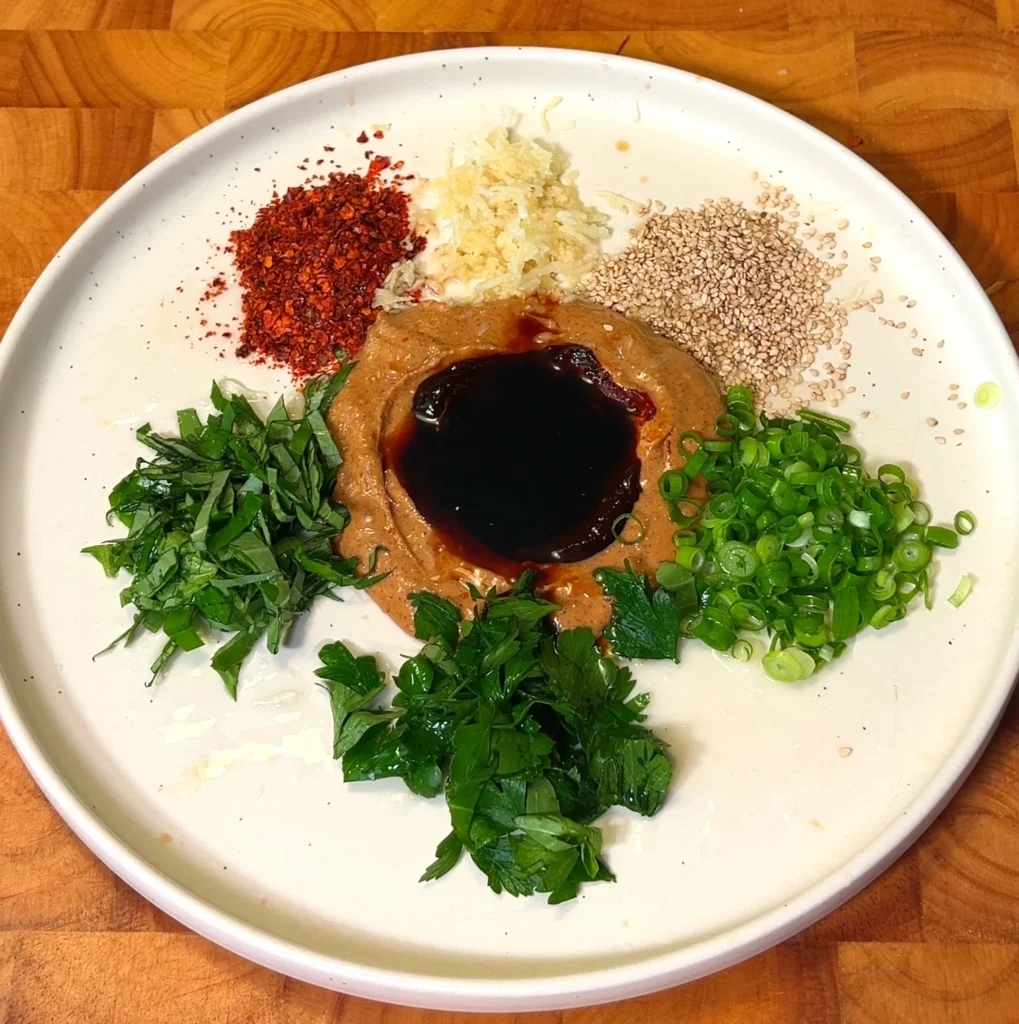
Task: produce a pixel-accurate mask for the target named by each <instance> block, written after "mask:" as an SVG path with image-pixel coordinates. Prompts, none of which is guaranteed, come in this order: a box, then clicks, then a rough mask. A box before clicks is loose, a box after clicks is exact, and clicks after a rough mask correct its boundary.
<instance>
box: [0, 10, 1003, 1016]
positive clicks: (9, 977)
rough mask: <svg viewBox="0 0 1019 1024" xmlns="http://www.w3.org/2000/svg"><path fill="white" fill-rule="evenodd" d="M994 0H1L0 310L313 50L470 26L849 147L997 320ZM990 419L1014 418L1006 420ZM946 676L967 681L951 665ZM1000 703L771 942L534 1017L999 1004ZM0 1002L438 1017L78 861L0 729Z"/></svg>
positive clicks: (87, 858)
mask: <svg viewBox="0 0 1019 1024" xmlns="http://www.w3.org/2000/svg"><path fill="white" fill-rule="evenodd" d="M1017 29H1019V0H997V5H995V0H897V2H896V0H561V2H557V3H550V2H541V0H0V329H2V328H4V327H6V325H7V323H8V321H9V319H10V317H11V316H12V315H13V313H14V310H15V309H16V307H17V305H18V303H19V302H20V301H21V299H22V298H23V296H24V295H25V293H26V292H27V290H28V288H29V286H30V285H31V283H32V281H33V280H34V278H35V277H36V276H37V275H38V273H39V272H40V271H41V270H42V269H43V267H44V266H45V265H46V263H47V262H48V261H49V259H50V258H51V257H52V256H53V254H54V253H55V252H56V250H57V248H58V247H59V246H60V244H61V243H62V242H63V241H64V240H65V239H66V238H67V237H68V236H69V235H70V234H71V232H72V231H73V230H74V229H75V228H76V227H77V226H78V224H79V223H80V222H81V221H82V220H83V219H84V218H85V217H86V216H87V215H88V214H89V213H91V211H92V210H94V209H95V208H96V207H97V206H98V205H99V204H100V203H101V202H102V201H103V200H104V199H105V198H106V197H107V196H108V195H109V194H110V192H111V191H113V190H114V189H116V188H117V186H119V185H120V184H121V183H122V182H123V181H125V180H126V179H127V178H128V177H129V176H130V175H132V174H133V173H134V172H135V171H137V170H138V169H139V168H140V167H142V166H143V165H144V164H145V163H146V162H147V161H148V160H150V159H152V157H154V156H155V155H157V154H158V153H161V152H162V151H163V150H165V149H167V148H168V147H169V146H171V145H173V143H175V142H177V141H178V140H179V139H182V138H183V137H185V136H186V135H188V134H189V133H191V132H192V131H194V130H195V129H197V128H199V127H201V126H202V125H204V124H207V123H208V122H209V121H211V120H213V119H214V118H216V117H218V116H219V115H220V114H222V113H224V112H225V111H227V110H230V109H232V108H234V107H237V106H239V105H241V104H243V103H247V102H249V101H250V100H253V99H256V98H257V97H259V96H263V95H265V94H266V93H268V92H272V91H273V90H276V89H279V88H281V87H283V86H286V85H290V84H292V83H294V82H297V81H300V80H302V79H304V78H309V77H311V76H313V75H319V74H322V73H324V72H326V71H332V70H334V69H336V68H342V67H346V66H348V65H351V64H358V63H362V62H363V61H367V60H373V59H375V58H379V57H388V56H392V55H394V54H399V53H408V52H411V51H415V50H427V49H434V48H441V47H450V46H475V45H484V44H494V43H510V44H514V45H519V44H527V45H543V44H544V45H555V46H572V47H582V48H585V49H592V50H601V51H605V52H614V53H624V54H627V55H630V56H634V57H644V58H647V59H649V60H654V61H659V62H662V63H666V64H672V65H675V66H677V67H682V68H686V69H688V70H691V71H695V72H698V73H700V74H704V75H707V76H710V77H712V78H716V79H720V80H721V81H724V82H728V83H730V84H732V85H735V86H738V87H739V88H741V89H745V90H747V91H749V92H751V93H754V94H755V95H757V96H760V97H763V98H764V99H766V100H769V101H771V102H772V103H776V104H778V105H779V106H781V107H784V108H785V109H787V110H790V111H792V112H793V113H795V114H796V115H797V116H799V117H802V118H804V119H805V120H807V121H809V122H811V123H812V124H815V125H817V126H818V127H820V128H822V129H823V130H824V131H826V132H828V133H829V134H830V135H832V136H833V137H834V138H836V139H838V140H839V141H840V142H842V143H844V144H846V145H848V146H851V147H853V148H854V149H855V150H856V151H857V152H858V153H859V154H860V155H861V156H863V157H864V158H865V159H866V160H868V161H870V162H871V163H872V164H873V165H874V166H875V167H877V168H878V169H879V170H881V171H882V172H883V173H884V174H886V175H887V176H888V177H889V178H891V179H892V181H894V182H895V183H896V184H898V185H899V186H900V187H901V188H903V189H904V190H905V191H906V192H907V193H909V195H910V196H912V197H913V199H915V200H916V201H917V202H918V203H919V204H920V206H921V207H922V208H923V209H924V210H925V211H926V212H927V213H928V214H929V215H930V216H931V217H932V218H933V219H934V221H935V222H936V223H937V224H938V225H939V226H940V227H941V229H942V230H943V231H944V232H945V234H946V235H947V236H948V237H949V239H950V240H951V241H952V242H953V243H954V244H955V246H956V247H957V248H958V249H959V250H960V252H961V253H962V254H963V256H964V257H965V258H966V260H967V261H968V262H969V265H970V266H971V267H972V268H973V270H974V272H975V273H976V274H977V276H978V277H979V278H980V280H981V282H982V283H983V285H984V286H985V287H986V288H987V290H988V293H989V294H990V295H991V296H992V298H993V301H994V303H995V305H996V306H997V307H998V310H999V311H1000V313H1001V315H1002V317H1003V319H1004V320H1005V322H1006V324H1008V325H1009V328H1010V330H1011V331H1012V333H1013V339H1014V340H1015V339H1016V338H1017V337H1019V183H1017V173H1016V164H1017V154H1019V33H1017ZM1013 443H1014V439H1013ZM958 682H959V685H960V686H965V685H966V680H965V679H960V680H959V681H958ZM1017 740H1019V704H1017V703H1016V702H1013V705H1012V708H1011V710H1010V711H1009V713H1008V715H1007V716H1006V720H1005V723H1004V725H1003V726H1002V728H1001V730H1000V731H999V732H998V734H997V736H996V737H995V739H994V741H993V743H992V745H991V747H990V749H989V751H988V752H987V754H986V755H985V756H984V759H983V761H982V762H981V763H980V765H979V766H978V768H977V769H976V771H975V772H974V773H973V776H972V777H971V779H970V780H969V782H968V783H967V784H966V785H965V787H964V788H963V790H962V791H961V793H960V794H959V795H958V796H957V797H956V798H955V800H954V801H953V802H952V804H951V805H950V807H949V808H948V810H947V811H946V812H945V813H944V814H943V815H942V816H941V818H940V819H939V820H938V822H937V823H936V824H935V825H934V826H933V827H932V828H931V829H930V831H929V832H928V834H927V835H926V836H925V837H924V838H923V839H921V840H920V842H919V843H918V844H917V845H916V847H915V848H914V849H913V850H912V851H911V852H910V853H909V854H907V855H906V856H905V857H904V858H903V859H902V860H901V861H900V862H899V863H898V864H896V865H895V866H894V867H893V868H892V869H891V870H890V871H888V872H887V873H886V874H885V875H884V876H883V877H882V878H880V879H879V880H878V881H877V882H876V883H874V884H873V885H872V886H871V887H870V888H869V889H867V890H866V891H865V892H864V893H862V894H861V895H860V896H858V897H857V898H856V899H855V900H853V901H852V902H850V903H849V904H847V905H846V906H845V907H843V908H842V909H841V910H839V911H837V912H836V913H834V914H832V915H831V916H830V917H828V918H827V919H825V920H824V921H822V922H820V923H819V924H818V925H816V926H815V927H813V928H811V929H809V930H808V931H807V932H805V933H804V934H802V935H800V936H799V937H797V938H796V939H794V940H793V941H791V942H788V943H786V944H785V945H783V946H780V947H778V948H777V949H774V950H772V951H770V952H768V953H765V954H763V955H761V956H759V957H757V958H756V959H754V960H751V961H748V962H747V963H745V964H742V965H741V966H739V967H735V968H733V969H731V970H729V971H726V972H724V973H722V974H719V975H716V976H715V977H713V978H709V979H706V980H704V981H701V982H697V983H695V984H692V985H688V986H686V987H684V988H681V989H675V990H673V991H670V992H665V993H662V994H660V995H657V996H653V997H649V998H646V999H639V1000H635V1001H633V1002H630V1003H625V1004H617V1005H614V1006H608V1007H600V1008H595V1009H590V1010H579V1011H573V1012H569V1013H548V1014H538V1015H535V1016H533V1017H530V1018H528V1019H529V1020H530V1021H532V1022H533V1024H551V1022H553V1021H554V1022H557V1024H558V1022H566V1024H595V1022H600V1024H624V1022H625V1024H640V1022H655V1024H657V1022H667V1021H683V1022H685V1024H737V1022H738V1024H758V1022H775V1024H829V1022H841V1024H864V1022H867V1024H900V1022H901V1024H941V1022H951V1024H971V1022H972V1024H1006V1022H1019V751H1017V746H1016V744H1017ZM0 778H2V780H3V783H2V785H0V1022H4V1024H36V1022H38V1024H64V1022H67V1024H91V1022H116V1024H148V1022H162V1021H166V1022H173V1024H232V1022H238V1024H239V1022H252V1024H276V1022H280V1024H283V1022H287V1024H290V1022H294V1024H296V1022H301V1024H304V1022H309V1024H310V1022H316V1024H317V1022H323V1024H324V1022H327V1021H328V1022H344V1024H355V1022H356V1024H383V1022H384V1024H411V1022H415V1024H440V1022H442V1024H451V1022H454V1021H458V1022H459V1021H471V1020H478V1021H482V1020H484V1021H491V1022H493V1024H494V1022H496V1021H510V1020H515V1019H517V1018H516V1017H512V1016H498V1017H495V1016H493V1017H486V1018H472V1017H469V1016H467V1015H462V1016H461V1015H457V1014H433V1013H427V1012H423V1011H415V1010H403V1009H398V1008H394V1007H387V1006H383V1005H381V1004H375V1003H367V1002H363V1001H360V1000H357V999H352V998H347V997H343V996H338V995H335V994H333V993H329V992H323V991H320V990H318V989H314V988H311V987H309V986H307V985H303V984H299V983H297V982H293V981H289V980H288V979H286V978H284V977H282V976H280V975H278V974H273V973H271V972H269V971H266V970H263V969H261V968H258V967H254V966H252V965H250V964H248V963H246V962H245V961H243V960H241V959H239V958H237V957H235V956H233V955H232V954H229V953H225V952H223V951H221V950H219V949H217V948H216V947H215V946H213V945H211V944H210V943H208V942H206V941H205V940H204V939H201V938H199V937H197V936H196V935H193V934H191V933H190V932H188V931H186V930H185V929H183V928H182V927H181V926H180V925H178V924H176V923H175V922H174V921H172V920H170V919H169V918H167V917H166V916H165V915H163V914H161V913H160V912H159V911H157V910H155V909H154V908H153V907H151V906H150V905H149V904H148V903H146V902H145V901H144V900H143V899H141V898H140V897H139V896H137V895H136V894H135V893H134V892H132V891H131V890H129V889H128V888H127V887H126V886H125V885H124V884H123V883H121V882H120V881H119V880H118V879H116V878H115V877H114V876H113V875H111V874H110V873H109V872H108V871H107V870H106V869H105V868H104V867H102V866H101V865H100V864H99V863H98V862H97V861H96V860H95V858H93V857H92V855H91V854H90V853H89V852H88V851H87V850H86V849H85V848H84V847H83V846H82V845H81V844H80V843H79V842H78V841H77V839H75V838H74V837H73V836H72V834H71V833H70V832H69V831H68V829H67V828H66V827H65V826H64V825H63V823H62V822H61V821H60V819H59V818H58V817H57V815H56V814H55V813H54V812H53V811H52V810H51V809H50V807H49V805H48V804H47V803H46V802H45V801H44V800H43V798H42V797H41V796H40V794H39V792H38V790H37V789H36V788H35V785H34V784H33V783H32V781H31V780H30V778H29V777H28V774H27V773H26V771H25V769H24V768H23V767H22V765H21V762H20V761H19V760H18V758H17V756H16V755H15V754H14V752H13V750H12V749H11V747H10V744H9V743H8V741H7V740H6V737H3V736H2V735H0Z"/></svg>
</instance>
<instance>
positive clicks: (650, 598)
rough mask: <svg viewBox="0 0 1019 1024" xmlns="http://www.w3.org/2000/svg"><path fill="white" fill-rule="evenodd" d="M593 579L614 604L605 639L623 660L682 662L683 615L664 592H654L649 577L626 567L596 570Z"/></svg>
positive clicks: (664, 590)
mask: <svg viewBox="0 0 1019 1024" xmlns="http://www.w3.org/2000/svg"><path fill="white" fill-rule="evenodd" d="M594 578H595V579H596V580H597V581H598V582H599V583H600V584H601V586H602V589H603V590H604V591H605V596H606V597H608V598H610V599H611V600H612V603H613V607H612V620H611V622H610V623H609V625H608V628H607V629H606V630H605V639H606V640H608V642H609V643H610V644H611V645H612V650H613V651H614V652H615V653H616V654H618V655H619V657H621V658H669V659H671V660H672V661H679V623H680V620H681V619H682V617H683V611H682V609H681V608H680V606H679V605H678V604H677V603H676V602H675V601H674V600H673V598H672V595H671V594H670V593H669V592H668V591H667V590H666V589H665V588H664V587H658V588H656V589H653V588H652V586H651V582H650V580H649V579H648V578H647V576H646V575H644V574H641V575H639V576H638V575H637V574H636V573H635V572H634V571H633V570H632V569H631V568H630V566H629V564H627V565H626V568H625V571H624V570H619V569H608V568H602V569H596V570H595V572H594Z"/></svg>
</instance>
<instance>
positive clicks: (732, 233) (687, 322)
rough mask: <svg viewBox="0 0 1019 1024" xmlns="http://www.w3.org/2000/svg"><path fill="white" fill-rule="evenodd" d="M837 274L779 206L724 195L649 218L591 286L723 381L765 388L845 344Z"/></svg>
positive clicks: (774, 201)
mask: <svg viewBox="0 0 1019 1024" xmlns="http://www.w3.org/2000/svg"><path fill="white" fill-rule="evenodd" d="M760 187H761V194H760V195H759V197H758V202H759V204H760V205H762V206H764V205H770V206H772V207H775V206H776V205H779V206H780V208H787V207H786V206H785V204H787V203H790V204H791V202H792V196H791V194H790V193H788V192H786V191H785V188H784V187H783V186H781V185H776V186H771V185H769V184H768V182H761V183H760ZM807 234H809V232H807ZM828 234H829V235H832V234H833V233H832V232H829V233H828ZM824 248H825V249H827V248H828V245H827V244H826V245H825V246H824ZM836 274H837V271H836V269H835V268H833V267H831V266H830V265H828V264H826V263H825V262H824V261H823V260H822V259H820V258H818V257H817V256H815V255H813V254H811V253H810V252H808V251H807V250H806V249H805V248H804V246H803V243H802V241H801V239H799V238H797V237H796V235H795V229H794V228H792V227H791V225H790V222H789V221H787V220H786V219H785V218H784V217H783V216H782V215H781V214H780V213H775V212H770V211H769V210H761V211H755V210H752V209H747V208H746V207H745V206H743V205H742V204H741V203H737V202H734V201H733V200H730V199H725V198H722V199H716V200H710V201H708V202H706V203H704V204H703V205H702V206H700V207H699V208H698V209H696V210H694V209H684V210H674V211H673V212H672V213H669V214H654V215H652V216H650V217H648V218H647V219H646V220H645V221H644V222H643V224H641V225H640V227H639V228H637V230H636V231H635V233H634V236H633V239H632V241H631V242H630V244H629V245H628V246H627V247H626V248H625V249H624V250H623V251H622V252H621V253H618V254H617V255H614V256H609V257H606V258H605V259H603V260H601V261H600V262H599V263H598V264H597V265H596V267H595V269H594V270H593V271H592V273H591V274H589V275H588V276H587V278H586V279H585V281H584V288H585V290H586V293H587V295H588V297H589V298H591V299H593V300H594V301H597V302H601V303H602V304H604V305H606V306H609V307H610V308H612V309H615V310H616V311H618V312H621V313H624V314H635V315H638V316H640V317H641V318H642V319H644V320H646V321H647V322H648V323H649V324H650V325H651V327H652V328H653V329H654V330H656V331H658V332H659V333H660V334H663V335H665V336H666V337H669V338H673V339H675V340H676V341H678V342H679V343H680V344H681V345H683V347H684V348H685V349H687V351H689V352H690V354H691V355H693V356H694V357H695V358H697V359H698V360H700V362H702V363H703V364H704V365H705V366H707V367H708V369H710V370H713V371H714V372H715V373H716V374H717V375H718V376H719V378H721V381H722V383H723V385H725V386H726V387H728V386H731V385H732V384H737V383H738V384H746V385H748V386H750V387H751V388H752V389H753V390H754V391H755V392H757V393H758V394H763V393H764V392H767V391H769V390H770V389H771V386H772V385H780V387H779V388H778V390H779V391H781V390H782V387H786V388H788V386H789V385H790V384H791V382H792V380H793V378H794V377H795V375H796V374H798V373H799V374H802V371H803V370H804V369H805V368H806V367H809V366H810V365H811V364H812V363H813V361H814V359H815V358H816V357H817V354H818V350H819V349H821V348H837V347H838V346H839V345H840V343H841V338H842V331H843V329H844V328H845V327H846V325H847V324H848V320H847V318H846V317H845V315H844V312H843V310H842V309H840V308H839V306H838V304H837V303H836V302H834V301H832V300H830V299H829V298H828V297H827V293H828V290H829V288H830V287H831V281H832V279H833V278H834V277H835V276H836ZM829 365H830V364H829ZM815 376H816V374H815Z"/></svg>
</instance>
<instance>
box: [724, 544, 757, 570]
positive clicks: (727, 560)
mask: <svg viewBox="0 0 1019 1024" xmlns="http://www.w3.org/2000/svg"><path fill="white" fill-rule="evenodd" d="M718 564H719V565H720V566H721V567H722V571H723V572H725V573H728V574H729V575H730V576H732V577H733V578H734V579H740V580H744V579H748V578H749V577H750V576H753V574H754V572H755V571H756V569H757V556H756V555H755V554H754V552H753V551H752V550H751V549H750V548H749V547H748V546H747V545H746V544H743V543H742V542H741V541H738V540H731V541H729V542H728V543H726V544H723V545H722V546H721V548H719V550H718Z"/></svg>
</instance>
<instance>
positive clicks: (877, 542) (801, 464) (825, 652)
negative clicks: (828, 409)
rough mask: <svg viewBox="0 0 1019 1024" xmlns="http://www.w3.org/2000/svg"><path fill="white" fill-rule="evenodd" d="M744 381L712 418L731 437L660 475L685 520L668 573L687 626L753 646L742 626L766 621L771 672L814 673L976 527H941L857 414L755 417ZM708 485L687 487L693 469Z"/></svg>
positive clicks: (880, 620) (894, 614) (906, 595)
mask: <svg viewBox="0 0 1019 1024" xmlns="http://www.w3.org/2000/svg"><path fill="white" fill-rule="evenodd" d="M752 409H753V400H752V397H751V396H750V394H749V392H748V391H747V389H746V388H742V387H740V388H736V389H730V391H729V394H728V395H727V398H726V412H725V413H723V414H722V416H720V417H719V418H718V420H717V421H716V433H717V434H718V435H720V436H721V440H713V439H711V438H708V439H704V438H702V437H701V436H700V435H699V434H697V433H695V432H690V433H687V434H684V435H682V436H681V437H680V440H679V445H678V447H679V452H680V455H681V456H683V458H684V459H685V460H686V464H685V466H684V467H683V469H682V470H670V471H668V472H667V473H666V474H663V476H662V478H661V479H660V480H659V491H660V492H661V494H662V497H663V498H664V499H665V500H666V501H667V502H668V503H669V516H670V518H671V519H672V520H673V522H675V523H676V524H677V525H678V526H679V529H678V530H677V531H676V534H675V536H674V538H673V539H674V541H675V545H676V555H675V559H674V561H669V562H663V563H662V564H661V565H660V566H659V567H658V571H657V573H656V577H657V580H658V585H659V586H660V587H662V588H663V589H664V590H666V591H668V592H669V593H670V594H671V595H672V600H673V601H674V602H675V603H676V605H677V606H678V608H679V610H680V612H681V614H682V615H683V616H684V618H683V619H682V620H681V632H682V634H683V635H684V636H687V637H693V638H695V639H699V640H701V641H702V642H703V643H705V644H707V645H708V646H709V647H712V648H714V649H715V650H719V651H729V652H731V653H733V656H734V657H743V656H744V655H745V656H747V657H749V656H750V654H749V647H750V645H749V643H748V642H741V640H740V639H738V638H737V635H736V634H737V631H739V630H747V631H750V632H757V631H761V630H766V631H767V633H768V635H769V636H770V637H771V640H772V649H771V651H770V652H769V653H768V654H767V655H766V656H765V659H764V667H765V671H766V672H767V673H768V675H770V676H772V678H775V679H780V680H783V681H795V680H797V679H805V678H807V677H808V676H809V675H810V674H811V673H813V672H814V671H815V670H816V669H817V668H818V667H820V666H822V665H824V664H826V663H828V662H830V661H832V660H834V659H835V658H837V657H839V656H840V655H841V654H842V652H843V651H844V650H845V649H846V644H847V641H849V640H850V639H851V638H852V637H854V636H856V634H858V633H859V632H860V631H861V630H865V629H869V628H873V629H883V628H885V627H886V626H888V625H890V624H891V623H893V622H896V621H898V620H899V619H901V618H903V617H904V616H905V615H906V613H907V611H908V609H909V606H910V605H911V604H913V603H914V602H916V599H917V598H918V597H920V596H921V595H922V596H923V599H924V603H925V605H927V606H928V607H929V606H930V599H931V585H930V576H929V574H928V567H929V566H930V564H931V560H932V557H933V555H934V551H935V549H936V548H944V547H955V546H956V545H957V544H958V539H959V536H960V535H965V534H967V533H969V532H971V531H972V529H973V527H974V526H975V523H976V521H975V519H974V517H973V516H972V513H969V512H960V513H958V514H957V516H956V518H955V526H956V529H955V530H952V529H949V528H947V527H944V526H931V525H930V522H931V510H930V507H929V506H928V505H927V504H926V503H925V502H923V501H921V500H920V488H919V485H918V484H917V483H916V481H915V480H913V479H912V478H910V477H908V476H907V475H906V472H905V469H904V468H903V467H902V466H900V465H896V464H894V463H884V464H882V465H881V466H880V467H879V468H878V471H877V473H876V474H875V475H871V474H869V473H868V472H867V471H866V469H865V468H864V465H863V459H862V456H861V454H860V452H859V449H857V448H855V447H854V446H853V445H852V444H850V443H847V441H848V438H843V437H842V436H841V435H844V434H845V433H846V432H847V431H848V430H849V424H848V423H847V422H846V421H845V420H840V419H837V418H835V417H832V416H828V415H826V414H824V413H820V412H814V411H812V410H805V411H802V412H800V413H799V414H798V417H797V419H796V420H788V419H777V418H772V417H770V416H769V415H768V414H766V413H762V414H761V417H760V421H759V423H758V422H756V421H755V420H754V417H753V412H752ZM698 476H699V477H701V478H702V479H703V481H704V484H705V485H706V490H707V497H706V498H705V500H704V501H703V502H701V501H695V500H693V499H690V498H689V497H687V494H688V488H689V486H690V483H691V482H692V480H693V478H694V477H698Z"/></svg>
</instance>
